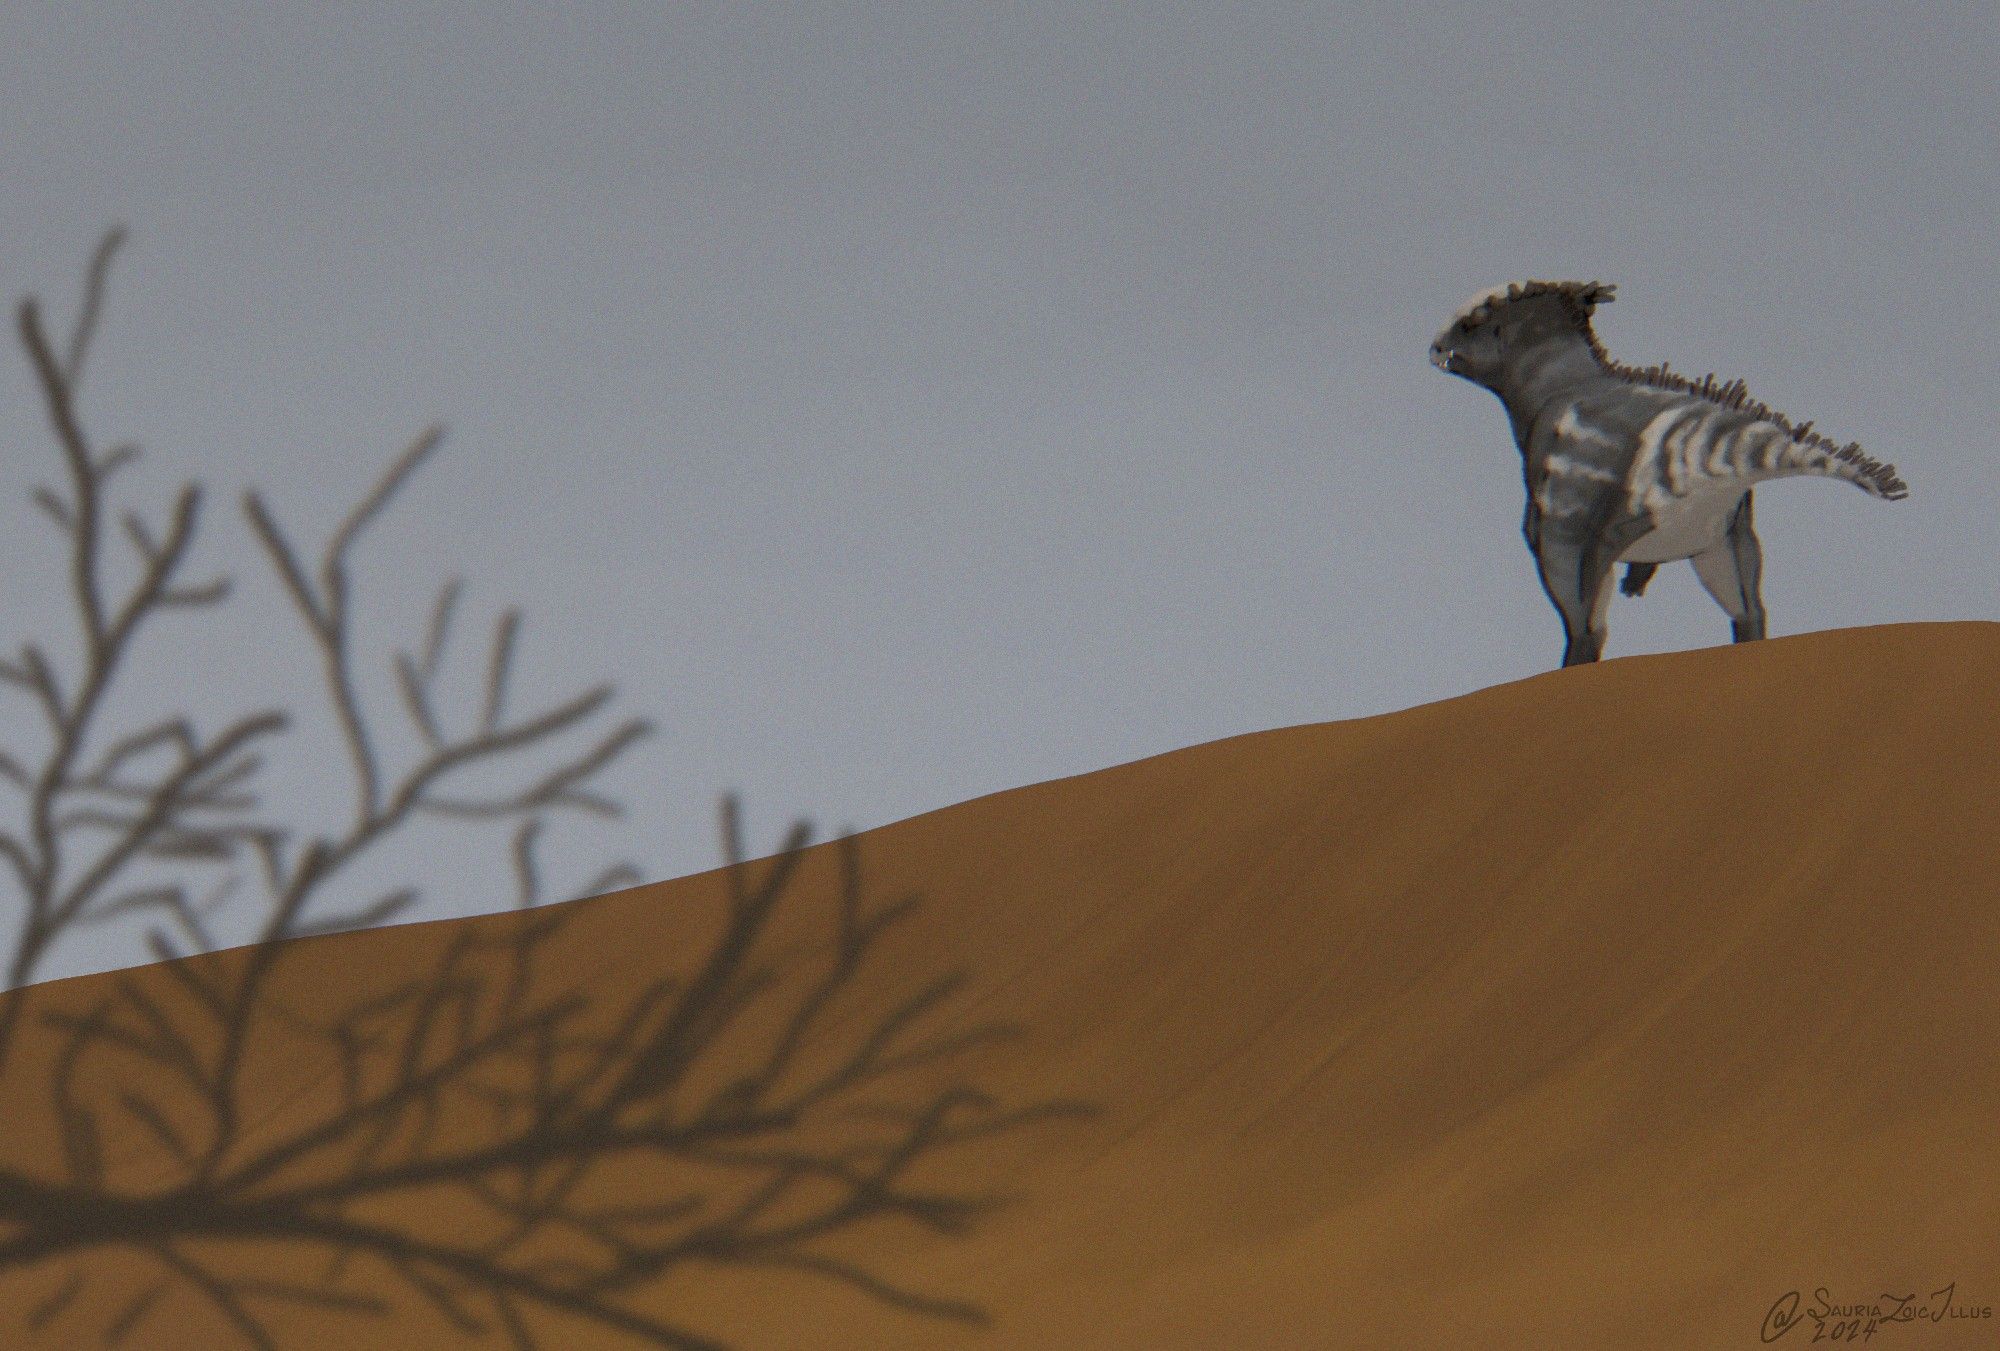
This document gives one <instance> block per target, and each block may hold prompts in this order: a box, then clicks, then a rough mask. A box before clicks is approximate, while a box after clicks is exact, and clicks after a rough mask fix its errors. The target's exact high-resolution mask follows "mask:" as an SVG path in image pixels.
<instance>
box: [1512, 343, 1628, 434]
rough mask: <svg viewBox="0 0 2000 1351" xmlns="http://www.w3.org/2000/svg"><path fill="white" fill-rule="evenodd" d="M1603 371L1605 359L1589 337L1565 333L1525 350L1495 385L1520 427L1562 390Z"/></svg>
mask: <svg viewBox="0 0 2000 1351" xmlns="http://www.w3.org/2000/svg"><path fill="white" fill-rule="evenodd" d="M1604 372H1605V367H1604V362H1603V360H1602V358H1601V357H1600V356H1599V355H1598V352H1597V349H1596V348H1595V347H1594V346H1593V345H1592V343H1591V341H1590V339H1589V337H1588V336H1586V335H1585V334H1582V333H1563V334H1558V335H1555V336H1552V337H1549V338H1545V339H1543V340H1542V341H1541V342H1538V343H1536V344H1535V345H1534V346H1532V347H1527V348H1524V349H1522V350H1521V351H1520V352H1519V353H1518V354H1516V355H1515V357H1514V359H1513V360H1512V361H1510V362H1508V363H1507V369H1506V370H1505V371H1504V372H1503V373H1502V374H1501V376H1500V378H1499V379H1498V380H1497V381H1495V382H1494V384H1493V386H1492V388H1493V392H1494V393H1495V394H1497V395H1499V396H1500V402H1502V403H1504V404H1506V405H1507V412H1508V415H1509V416H1510V417H1512V418H1513V419H1514V423H1515V425H1516V426H1517V427H1519V426H1526V425H1527V424H1528V423H1529V422H1531V421H1532V420H1533V418H1534V414H1535V411H1536V410H1537V409H1539V408H1540V407H1541V406H1542V405H1543V404H1545V403H1547V402H1548V401H1549V399H1550V398H1552V397H1553V396H1554V395H1556V394H1557V393H1559V392H1560V391H1562V390H1564V389H1566V388H1568V387H1569V386H1571V385H1574V384H1576V383H1578V382H1579V381H1582V380H1588V379H1590V378H1591V377H1593V376H1598V375H1603V374H1604Z"/></svg>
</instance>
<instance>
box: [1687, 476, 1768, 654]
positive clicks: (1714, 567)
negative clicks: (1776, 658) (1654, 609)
mask: <svg viewBox="0 0 2000 1351" xmlns="http://www.w3.org/2000/svg"><path fill="white" fill-rule="evenodd" d="M1688 561H1689V562H1691V563H1693V564H1694V573H1695V576H1697V577H1699V578H1701V584H1702V587H1703V588H1704V589H1705V590H1706V591H1707V592H1708V594H1709V595H1711V596H1713V597H1715V603H1716V604H1717V605H1720V606H1721V607H1722V608H1723V610H1724V611H1726V612H1727V613H1728V615H1729V630H1730V633H1731V635H1732V636H1733V637H1734V639H1735V641H1737V642H1739V643H1747V642H1752V641H1754V640H1756V639H1758V638H1762V637H1763V636H1764V598H1763V594H1762V592H1763V573H1764V553H1763V550H1762V548H1760V547H1759V545H1758V543H1757V531H1756V529H1755V528H1754V527H1753V526H1752V525H1751V523H1750V497H1749V494H1747V493H1746V494H1744V497H1743V505H1742V506H1740V507H1738V508H1737V509H1736V515H1735V516H1734V517H1732V518H1731V519H1730V522H1729V531H1728V533H1727V534H1725V535H1724V536H1723V537H1722V542H1721V543H1720V544H1717V545H1716V546H1715V547H1714V548H1712V549H1707V550H1704V551H1703V552H1701V553H1698V554H1696V555H1695V556H1694V557H1693V558H1691V559H1689V560H1688Z"/></svg>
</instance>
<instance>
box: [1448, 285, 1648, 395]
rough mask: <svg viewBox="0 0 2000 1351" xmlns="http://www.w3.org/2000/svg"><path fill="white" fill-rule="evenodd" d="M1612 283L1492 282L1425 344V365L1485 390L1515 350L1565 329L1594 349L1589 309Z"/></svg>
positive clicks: (1608, 295) (1607, 294)
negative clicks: (1428, 346)
mask: <svg viewBox="0 0 2000 1351" xmlns="http://www.w3.org/2000/svg"><path fill="white" fill-rule="evenodd" d="M1617 289H1618V288H1617V287H1615V286H1609V285H1606V284H1605V283H1603V282H1595V281H1527V282H1518V281H1517V282H1510V283H1509V284H1508V285H1506V286H1495V287H1493V288H1492V289H1490V290H1486V291H1481V292H1480V293H1479V294H1478V295H1476V296H1474V297H1473V298H1472V299H1470V300H1468V301H1466V302H1465V304H1463V305H1461V306H1459V309H1458V313H1457V314H1454V315H1453V316H1452V317H1451V322H1450V323H1449V324H1446V325H1445V327H1444V331H1443V332H1442V333H1440V334H1438V335H1437V339H1436V341H1434V342H1432V343H1431V364H1432V365H1433V366H1436V367H1437V368H1438V369H1439V370H1441V371H1444V372H1446V373H1447V374H1450V375H1456V376H1460V377H1462V378H1464V379H1467V380H1470V381H1472V382H1473V383H1474V384H1476V385H1484V386H1485V387H1487V388H1488V389H1491V388H1493V387H1494V386H1495V384H1496V383H1497V382H1498V381H1499V380H1500V379H1501V378H1502V376H1503V375H1504V374H1505V373H1506V371H1507V368H1508V366H1509V364H1510V363H1511V362H1512V360H1513V358H1514V357H1515V356H1517V355H1518V354H1519V353H1521V352H1523V351H1525V350H1527V349H1528V348H1530V347H1533V346H1535V345H1536V344H1538V343H1541V342H1543V341H1546V340H1547V339H1549V338H1552V337H1559V336H1562V335H1565V334H1568V335H1578V336H1581V337H1583V338H1584V339H1585V340H1586V341H1588V342H1589V343H1590V345H1591V348H1592V350H1593V351H1595V350H1597V338H1596V335H1595V334H1593V333H1592V332H1591V328H1590V314H1591V311H1592V310H1594V309H1596V308H1597V306H1599V305H1601V304H1604V303H1606V302H1608V301H1610V300H1613V299H1615V296H1614V295H1613V292H1615V291H1616V290H1617Z"/></svg>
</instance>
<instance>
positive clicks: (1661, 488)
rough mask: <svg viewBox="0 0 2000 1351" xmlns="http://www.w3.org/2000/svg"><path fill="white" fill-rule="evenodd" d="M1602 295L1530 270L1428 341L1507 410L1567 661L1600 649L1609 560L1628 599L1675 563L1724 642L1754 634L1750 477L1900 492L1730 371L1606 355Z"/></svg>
mask: <svg viewBox="0 0 2000 1351" xmlns="http://www.w3.org/2000/svg"><path fill="white" fill-rule="evenodd" d="M1613 290H1614V288H1613V287H1610V286H1606V285H1603V284H1601V283H1598V282H1539V281H1531V282H1525V283H1516V284H1514V285H1512V286H1509V287H1506V288H1498V289H1495V290H1492V291H1487V292H1483V293H1481V294H1480V295H1478V296H1475V297H1474V298H1473V299H1472V300H1471V301H1469V302H1467V304H1466V305H1465V306H1464V307H1462V308H1461V309H1460V310H1459V312H1458V314H1456V315H1454V316H1453V318H1452V322H1451V323H1450V324H1448V325H1447V326H1446V327H1445V329H1444V331H1443V332H1442V333H1440V334H1439V335H1438V337H1437V340H1436V341H1435V342H1434V343H1432V344H1431V361H1432V363H1433V364H1435V365H1436V366H1437V367H1438V368H1439V369H1440V370H1443V371H1446V372H1448V373H1450V374H1453V375H1458V376H1461V377H1463V378H1465V379H1467V380H1470V381H1472V382H1473V383H1475V384H1478V385H1480V386H1482V387H1484V388H1485V389H1488V390H1490V391H1491V392H1492V393H1494V394H1495V395H1497V396H1498V397H1499V399H1500V402H1501V404H1502V405H1503V406H1504V407H1505V408H1506V410H1507V415H1508V420H1509V421H1510V422H1511V424H1512V426H1513V431H1514V440H1515V444H1516V445H1517V446H1519V448H1520V450H1521V456H1522V469H1523V473H1524V477H1525V479H1526V485H1527V491H1528V508H1527V515H1526V518H1525V520H1524V521H1523V523H1522V530H1523V533H1524V534H1525V536H1526V537H1527V541H1528V548H1529V549H1530V550H1531V551H1532V552H1533V553H1534V555H1535V559H1536V562H1537V563H1538V565H1539V566H1540V569H1541V579H1542V586H1543V589H1544V590H1546V591H1547V593H1548V596H1549V600H1550V601H1551V603H1553V604H1554V606H1555V608H1556V610H1557V612H1558V613H1559V614H1560V615H1561V616H1562V621H1563V632H1564V637H1565V644H1564V649H1563V665H1565V666H1573V665H1576V664H1578V663H1581V662H1587V661H1595V660H1596V659H1597V658H1598V656H1599V654H1600V653H1601V652H1602V651H1603V647H1604V636H1605V617H1606V611H1607V610H1608V608H1609V606H1610V601H1611V586H1610V576H1611V571H1612V569H1613V567H1614V566H1615V565H1616V564H1618V563H1620V562H1623V563H1625V564H1626V575H1625V583H1624V586H1623V590H1624V592H1625V594H1627V595H1632V596H1636V595H1639V594H1641V593H1642V592H1643V591H1644V590H1645V586H1646V583H1647V581H1648V580H1649V579H1650V578H1651V576H1652V574H1653V572H1654V570H1655V569H1656V568H1657V567H1658V566H1659V565H1660V564H1662V563H1670V562H1675V561H1678V560H1680V559H1683V558H1684V559H1687V560H1688V561H1689V562H1691V563H1692V564H1693V565H1694V570H1695V574H1696V576H1698V577H1699V578H1700V579H1701V584H1702V586H1703V587H1704V588H1705V589H1706V590H1707V591H1708V593H1709V594H1710V595H1711V596H1713V597H1714V598H1715V600H1716V602H1717V603H1718V604H1719V605H1721V606H1722V608H1723V609H1724V610H1725V611H1726V612H1728V614H1729V618H1730V625H1731V631H1732V635H1733V637H1734V638H1735V640H1736V641H1737V642H1747V641H1750V640H1752V639H1756V638H1761V637H1763V636H1764V623H1765V621H1764V604H1763V600H1762V597H1761V595H1760V593H1759V582H1760V573H1761V567H1762V555H1761V550H1760V547H1759V545H1758V541H1757V534H1756V530H1755V528H1754V526H1753V524H1752V519H1751V489H1752V488H1753V487H1755V486H1756V485H1757V484H1758V483H1761V482H1764V481H1766V480H1768V479H1774V478H1785V477H1790V476H1795V475H1801V474H1812V475H1819V476H1822V477H1828V478H1841V479H1846V480H1847V481H1848V482H1850V483H1853V484H1855V485H1857V486H1858V487H1860V488H1862V489H1863V490H1864V491H1866V492H1868V493H1870V494H1871V495H1873V496H1876V497H1882V498H1887V499H1891V500H1893V499H1896V498H1900V497H1903V496H1905V495H1907V492H1908V490H1907V488H1906V487H1905V485H1904V484H1903V482H1902V480H1901V479H1899V478H1897V477H1896V471H1895V468H1894V467H1893V466H1891V465H1887V464H1883V463H1881V462H1880V461H1877V460H1874V459H1872V458H1870V457H1869V456H1867V455H1865V454H1863V453H1862V451H1861V448H1860V446H1859V445H1856V444H1854V443H1852V442H1850V443H1848V444H1847V445H1844V446H1841V445H1836V444H1834V443H1833V442H1832V441H1830V440H1828V439H1827V438H1826V437H1825V436H1822V435H1820V434H1819V433H1816V432H1814V431H1813V430H1812V424H1811V423H1807V424H1805V425H1804V426H1794V425H1792V424H1791V423H1790V422H1788V421H1787V420H1786V419H1785V418H1784V416H1783V415H1782V414H1779V413H1775V412H1773V411H1772V410H1771V409H1769V408H1767V407H1765V406H1764V405H1763V404H1761V403H1758V402H1756V401H1755V400H1753V399H1751V398H1750V397H1749V395H1748V394H1747V392H1746V391H1745V390H1744V388H1743V386H1742V383H1741V382H1740V381H1732V382H1730V383H1729V384H1726V385H1718V384H1716V382H1715V379H1714V377H1713V376H1709V377H1706V378H1704V379H1703V380H1701V381H1700V382H1698V383H1697V382H1695V381H1691V380H1688V379H1687V378H1686V377H1684V376H1680V375H1677V374H1675V373H1674V372H1672V371H1670V370H1668V369H1667V368H1666V367H1665V366H1664V365H1662V366H1658V367H1651V368H1648V369H1645V370H1637V369H1634V368H1632V367H1628V366H1621V365H1619V364H1618V363H1616V362H1613V361H1612V360H1610V358H1609V357H1607V356H1606V355H1605V353H1604V349H1603V347H1602V346H1600V345H1599V343H1598V341H1597V336H1596V334H1595V333H1594V332H1593V330H1592V329H1591V324H1590V315H1591V311H1592V310H1593V309H1594V308H1595V307H1596V306H1597V305H1599V304H1602V303H1605V302H1607V301H1609V300H1611V299H1612V298H1613V296H1612V293H1613Z"/></svg>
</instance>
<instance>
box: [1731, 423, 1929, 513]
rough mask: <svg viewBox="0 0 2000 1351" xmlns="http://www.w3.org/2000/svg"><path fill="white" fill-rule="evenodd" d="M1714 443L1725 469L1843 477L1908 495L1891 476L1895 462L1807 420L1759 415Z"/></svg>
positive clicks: (1877, 491)
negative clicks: (1839, 441) (1837, 439)
mask: <svg viewBox="0 0 2000 1351" xmlns="http://www.w3.org/2000/svg"><path fill="white" fill-rule="evenodd" d="M1715 449H1716V450H1717V451H1719V452H1720V455H1719V458H1720V459H1721V460H1722V461H1723V463H1724V464H1726V465H1727V466H1728V468H1729V469H1731V470H1733V471H1735V472H1736V473H1738V474H1741V475H1743V476H1745V477H1749V478H1760V479H1761V478H1785V477H1790V476H1792V475H1795V474H1816V475H1819V476H1821V477H1823V478H1839V479H1846V480H1847V481H1848V482H1849V483H1852V484H1854V485H1856V486H1857V487H1859V488H1860V489H1861V490H1862V491H1863V492H1866V493H1868V494H1869V495H1870V496H1872V497H1880V498H1884V499H1886V500H1888V501H1891V502H1893V501H1896V500H1897V499H1898V498H1903V497H1908V496H1909V495H1910V488H1909V485H1908V484H1906V483H1904V482H1903V480H1902V479H1900V478H1898V477H1896V466H1895V465H1893V464H1889V463H1886V462H1885V461H1882V460H1878V459H1875V458H1874V457H1873V456H1871V455H1868V454H1865V453H1864V452H1863V451H1862V449H1861V445H1860V443H1859V442H1856V441H1849V442H1848V443H1847V444H1846V445H1844V446H1842V445H1836V444H1834V443H1833V442H1832V441H1830V440H1828V439H1827V438H1826V437H1824V436H1821V435H1820V434H1819V433H1818V432H1815V431H1814V430H1813V429H1812V424H1811V423H1810V422H1808V423H1806V424H1805V425H1804V426H1800V427H1791V426H1787V425H1785V424H1784V423H1781V422H1776V421H1771V420H1767V419H1764V418H1759V419H1757V420H1756V421H1753V422H1751V423H1749V424H1747V425H1745V426H1743V427H1739V428H1737V429H1736V430H1735V431H1733V432H1730V433H1727V434H1725V435H1723V436H1720V437H1717V438H1716V441H1715ZM1715 467H1717V468H1721V467H1722V466H1720V465H1718V466H1715Z"/></svg>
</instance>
